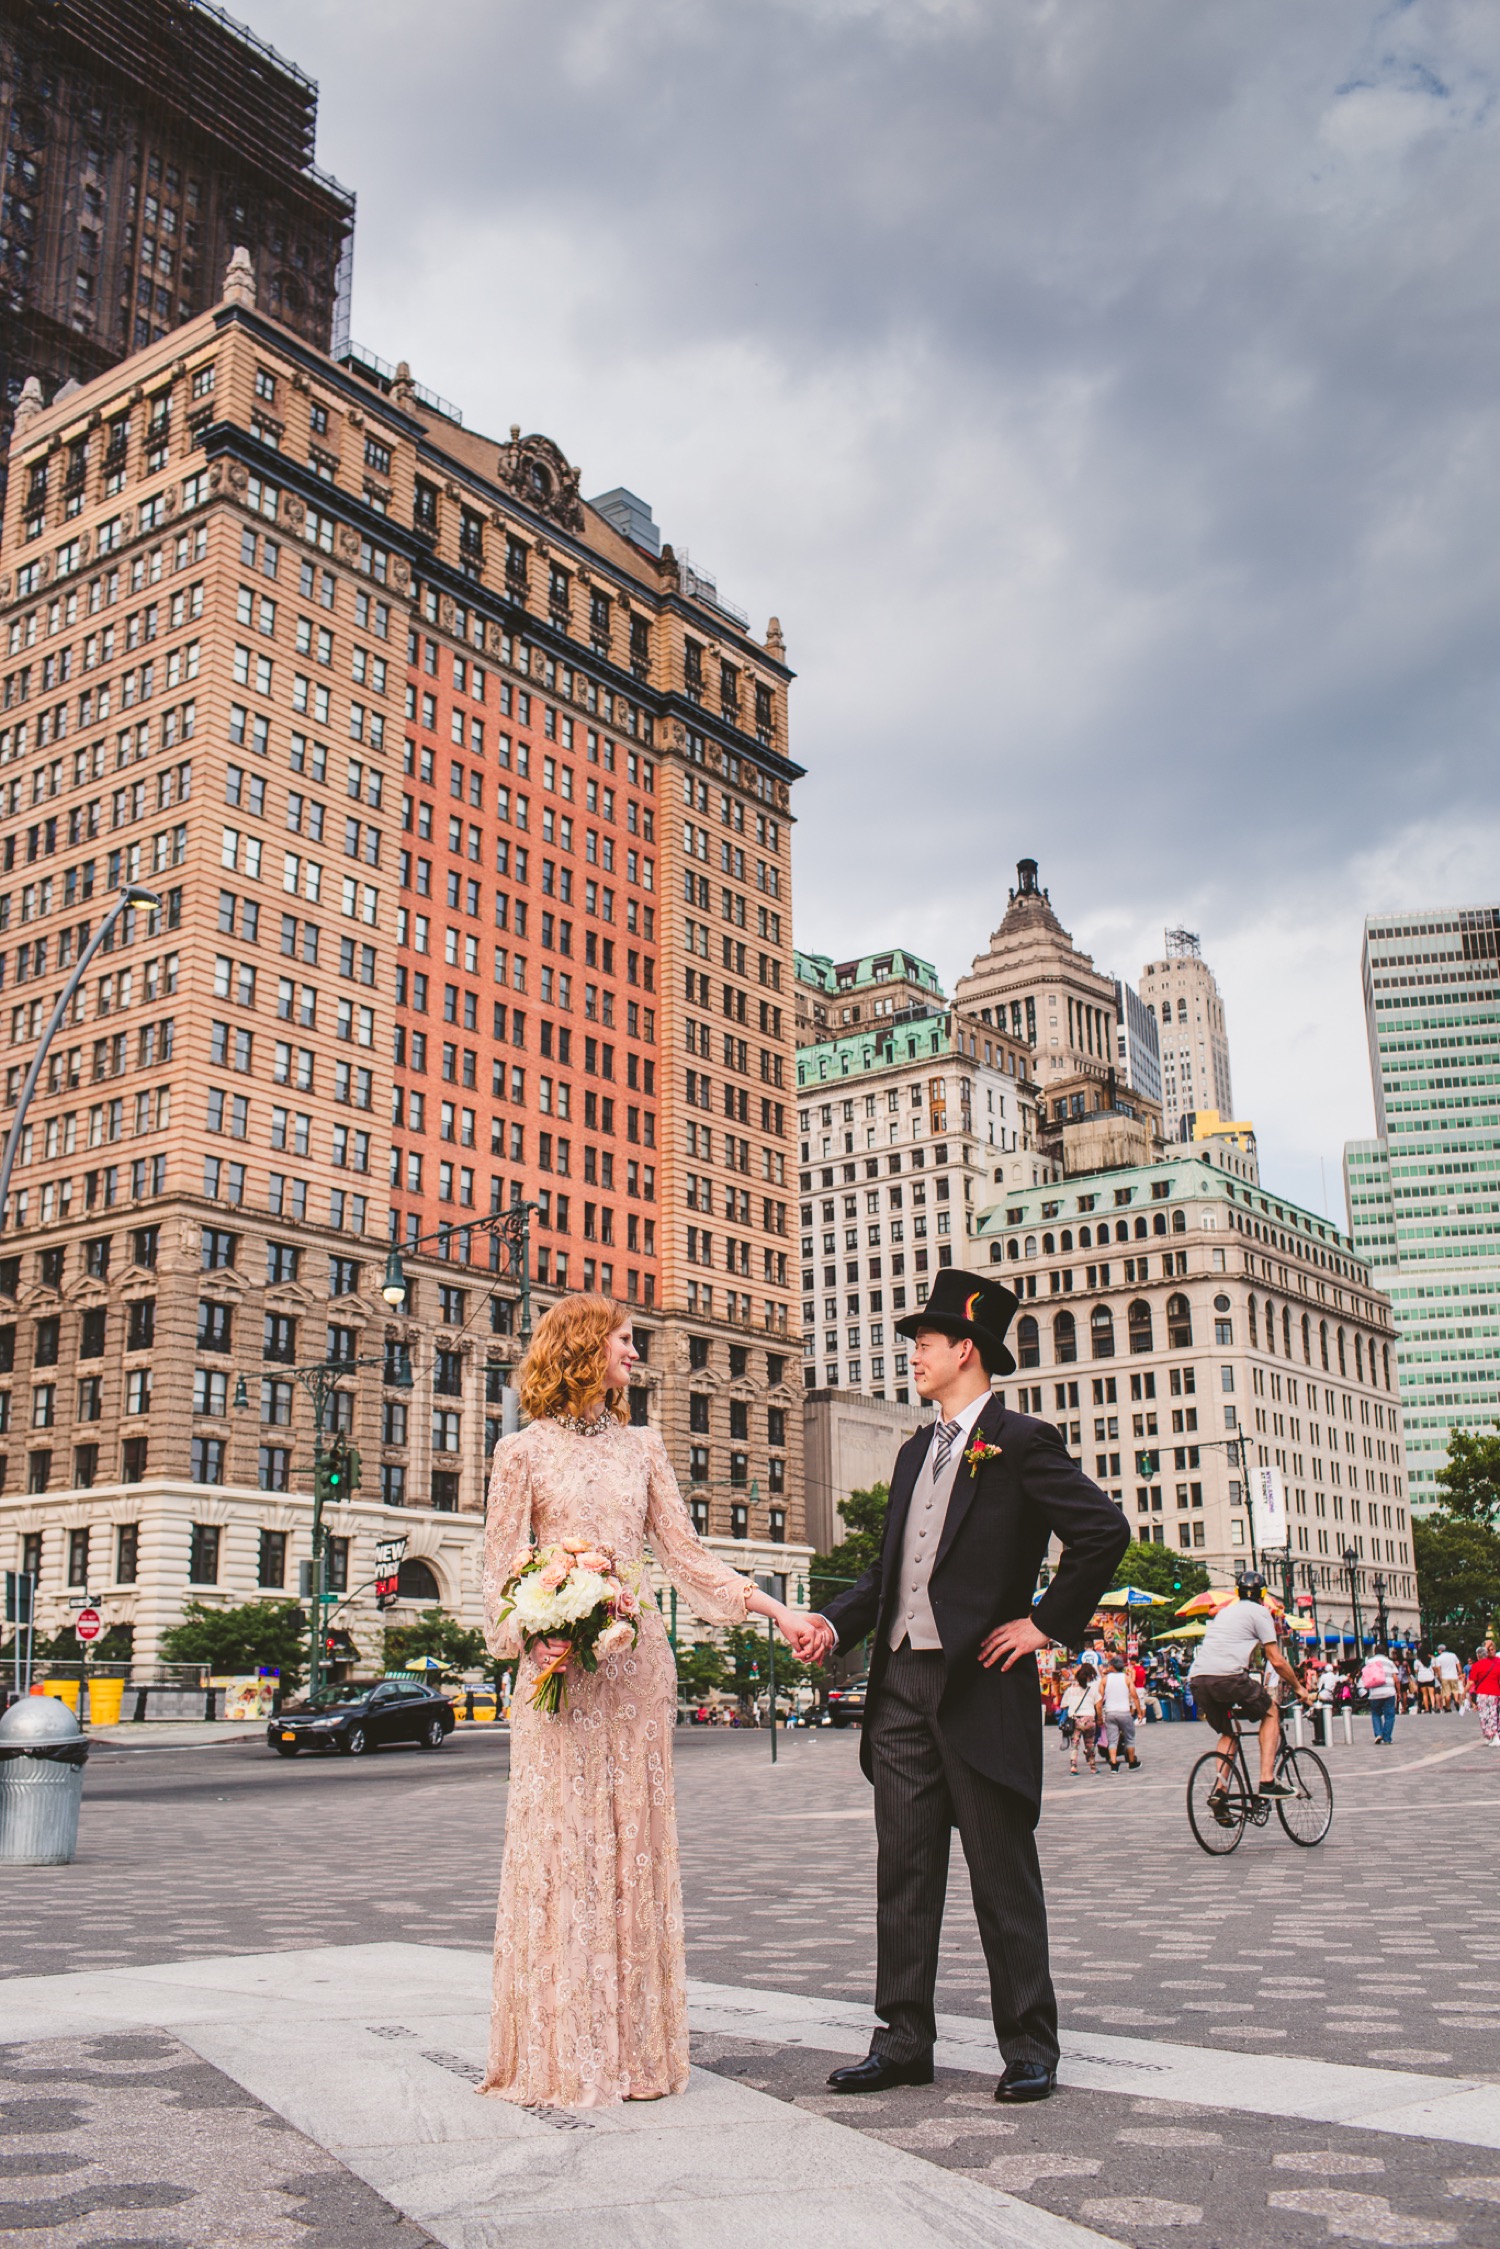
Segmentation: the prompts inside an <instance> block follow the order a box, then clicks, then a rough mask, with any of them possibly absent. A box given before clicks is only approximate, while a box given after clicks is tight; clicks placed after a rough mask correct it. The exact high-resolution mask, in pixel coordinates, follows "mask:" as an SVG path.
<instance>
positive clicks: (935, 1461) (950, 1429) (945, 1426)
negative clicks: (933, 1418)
mask: <svg viewBox="0 0 1500 2249" xmlns="http://www.w3.org/2000/svg"><path fill="white" fill-rule="evenodd" d="M960 1426H961V1424H960V1423H959V1422H956V1421H940V1422H939V1423H938V1425H937V1448H936V1450H935V1451H934V1453H933V1456H932V1473H933V1475H934V1476H941V1474H942V1473H943V1470H944V1469H945V1468H946V1467H947V1465H948V1462H949V1459H950V1457H951V1455H952V1452H953V1440H954V1438H955V1437H956V1436H957V1435H958V1432H959V1429H960Z"/></svg>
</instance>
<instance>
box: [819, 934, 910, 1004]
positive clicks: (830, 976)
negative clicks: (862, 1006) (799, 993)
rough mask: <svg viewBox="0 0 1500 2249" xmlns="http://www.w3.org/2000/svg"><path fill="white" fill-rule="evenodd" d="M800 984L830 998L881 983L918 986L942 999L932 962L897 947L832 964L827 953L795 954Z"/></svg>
mask: <svg viewBox="0 0 1500 2249" xmlns="http://www.w3.org/2000/svg"><path fill="white" fill-rule="evenodd" d="M796 975H797V979H798V982H799V983H803V984H816V985H818V986H819V987H820V988H821V989H822V990H823V991H824V992H826V993H827V995H828V997H829V998H830V999H838V998H840V997H847V996H848V994H849V993H851V992H863V991H865V990H866V989H867V988H870V987H874V986H878V985H881V984H899V983H902V982H905V983H908V984H920V985H922V987H923V988H924V990H926V991H929V992H931V993H932V994H933V996H934V998H936V999H941V998H942V997H943V985H942V979H941V978H940V977H939V975H938V972H937V970H936V969H935V968H934V967H933V965H932V963H931V961H924V960H921V959H919V958H918V956H917V955H916V954H915V953H908V952H904V951H902V949H901V948H900V947H899V946H897V947H894V948H893V949H892V950H891V951H889V952H884V953H862V954H861V955H860V957H859V958H858V959H857V960H849V961H835V960H834V959H833V958H832V957H831V955H829V954H827V953H798V954H797V955H796Z"/></svg>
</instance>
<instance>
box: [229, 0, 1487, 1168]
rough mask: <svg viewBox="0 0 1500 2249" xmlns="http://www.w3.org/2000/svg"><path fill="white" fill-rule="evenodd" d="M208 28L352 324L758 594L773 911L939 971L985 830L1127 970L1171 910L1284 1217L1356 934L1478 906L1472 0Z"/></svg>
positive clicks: (1482, 593) (974, 929)
mask: <svg viewBox="0 0 1500 2249" xmlns="http://www.w3.org/2000/svg"><path fill="white" fill-rule="evenodd" d="M254 15H255V24H256V28H257V30H258V31H260V32H261V33H262V35H264V36H266V37H268V38H270V39H272V40H273V41H274V42H275V43H276V44H277V45H279V46H281V47H282V48H283V49H284V50H285V51H286V52H288V53H290V54H291V55H293V56H294V57H295V58H296V59H297V60H298V61H299V62H301V63H302V64H303V65H304V67H306V68H307V69H309V70H311V71H312V72H314V73H315V74H316V75H317V76H318V77H319V79H320V80H321V83H322V89H323V126H322V136H321V143H320V155H321V158H322V160H323V161H324V162H325V163H326V164H328V165H329V166H330V167H331V168H332V169H334V170H336V171H337V172H339V173H340V175H341V176H343V177H345V178H347V179H348V180H349V181H350V182H351V183H352V184H353V185H355V186H356V187H357V188H358V189H359V192H360V236H359V245H358V254H357V261H356V315H355V327H356V333H357V334H358V335H360V336H361V337H362V338H364V339H366V340H367V341H368V342H369V343H370V344H371V345H373V346H374V347H375V348H376V349H377V350H379V351H381V352H382V353H384V355H385V356H387V357H389V358H395V357H397V356H398V355H399V356H406V357H409V358H410V359H411V360H412V361H413V363H414V364H415V366H416V368H417V372H418V374H419V376H420V377H421V378H422V379H423V380H425V381H427V382H429V383H431V384H432V385H433V386H434V387H435V388H437V389H438V390H440V391H442V392H444V393H445V394H447V395H448V396H451V397H454V398H456V399H458V400H459V401H460V402H461V403H462V404H463V406H464V409H465V411H466V414H467V416H468V418H469V419H470V421H471V422H475V423H478V424H480V425H481V426H488V427H491V428H502V427H504V426H505V425H506V424H508V423H509V422H510V421H511V420H513V419H519V420H522V421H524V422H526V423H527V425H528V426H539V427H543V428H546V429H547V430H549V431H550V432H551V433H552V434H553V435H554V436H556V438H557V439H558V441H559V442H560V443H561V444H562V445H563V446H564V447H565V449H566V450H567V451H569V452H570V454H572V455H573V457H574V458H575V459H578V460H581V462H582V463H583V467H584V476H585V489H586V490H591V489H599V488H602V487H604V486H606V485H609V484H613V483H615V482H618V481H625V482H627V483H630V484H632V485H634V486H635V487H636V488H637V489H638V490H641V491H643V492H644V493H645V494H646V495H647V496H648V497H649V498H651V499H652V500H653V502H654V503H655V506H656V511H657V515H658V519H659V520H660V521H661V522H662V523H663V525H664V528H665V530H666V533H667V535H668V536H669V537H671V538H673V539H674V540H675V541H676V542H677V543H678V545H679V546H680V547H681V546H686V547H689V548H691V549H692V550H693V551H694V553H695V554H701V558H702V560H703V561H704V562H706V563H708V564H710V565H712V566H715V567H716V568H717V570H718V572H719V575H720V581H721V584H722V585H723V586H724V588H725V590H726V591H727V592H728V593H729V594H730V595H731V596H732V597H734V598H737V599H739V600H742V601H744V602H745V603H746V604H747V605H749V606H750V607H751V608H752V612H753V614H754V615H755V616H756V618H757V620H758V621H759V620H762V619H763V618H764V617H765V616H766V615H767V614H768V613H769V612H770V611H772V610H775V611H777V612H778V613H779V614H780V615H781V617H782V619H783V622H784V623H785V625H786V628H787V632H788V636H789V641H790V649H791V656H792V660H793V662H794V663H795V664H796V665H797V667H798V669H799V673H800V679H799V684H798V688H797V690H796V699H795V703H794V714H795V744H796V747H797V750H798V752H799V754H800V756H801V758H802V761H803V762H804V763H805V764H806V765H807V767H808V779H807V781H806V782H805V783H803V784H802V787H801V789H800V791H799V797H800V818H801V827H800V832H799V839H798V900H799V903H798V926H799V932H800V934H801V936H802V938H803V940H804V941H805V942H808V943H812V944H816V945H818V946H819V947H828V948H833V949H838V950H854V949H856V948H858V947H861V946H864V945H873V944H876V943H878V942H881V941H889V940H890V939H892V938H901V939H904V940H905V941H907V942H909V943H911V944H913V945H915V946H916V947H917V948H918V949H923V950H926V951H928V952H929V953H930V954H931V955H932V956H933V957H934V958H935V959H936V960H937V961H938V963H939V965H940V967H941V968H942V970H943V972H944V973H945V974H946V975H947V976H949V977H952V976H953V975H954V974H956V973H957V972H958V970H959V969H960V968H961V967H962V966H964V965H965V964H966V963H967V959H968V957H969V955H970V954H971V953H972V951H973V950H974V949H975V948H976V946H977V945H978V944H980V943H981V942H982V940H983V938H984V937H985V935H986V934H987V933H988V931H989V929H990V928H991V927H992V926H993V925H994V922H995V921H996V920H997V919H998V916H999V913H1000V911H1001V910H1002V908H1003V904H1004V894H1005V888H1006V885H1007V883H1008V881H1009V880H1010V868H1011V863H1012V862H1013V861H1014V859H1015V858H1016V857H1017V856H1018V855H1019V854H1020V853H1021V852H1022V851H1030V852H1032V853H1034V854H1035V855H1036V856H1037V857H1038V858H1040V859H1041V861H1042V863H1043V871H1044V876H1045V877H1046V878H1047V879H1048V880H1050V882H1051V885H1052V890H1053V896H1054V901H1055V903H1056V904H1057V906H1058V908H1059V911H1060V912H1062V914H1063V916H1064V919H1065V920H1067V921H1068V922H1069V923H1070V925H1071V926H1072V927H1073V928H1074V929H1075V931H1076V932H1077V934H1078V935H1079V936H1080V938H1081V939H1082V940H1083V941H1084V942H1087V943H1089V944H1092V945H1093V946H1094V947H1095V949H1096V951H1097V952H1098V953H1099V955H1100V957H1101V958H1102V959H1105V960H1107V961H1108V963H1109V964H1110V965H1111V966H1115V967H1118V968H1121V969H1123V970H1125V971H1126V972H1127V973H1132V974H1133V973H1134V972H1135V971H1136V970H1137V968H1138V966H1139V963H1140V961H1141V960H1142V959H1143V958H1145V957H1146V956H1147V955H1148V954H1151V953H1154V952H1155V951H1156V950H1157V949H1158V947H1159V943H1160V935H1159V933H1160V930H1161V927H1162V924H1163V923H1164V922H1166V921H1176V920H1178V919H1186V920H1187V921H1188V922H1189V923H1190V924H1191V925H1192V926H1196V927H1199V928H1201V930H1202V932H1203V936H1204V943H1205V949H1206V950H1207V951H1208V953H1209V955H1210V957H1211V958H1213V959H1214V960H1215V962H1216V965H1217V966H1218V967H1219V969H1220V972H1221V977H1222V979H1223V981H1224V983H1225V986H1226V993H1227V998H1228V1002H1229V1007H1230V1011H1231V1030H1232V1037H1233V1044H1234V1055H1235V1080H1236V1093H1237V1095H1238V1098H1239V1102H1240V1105H1241V1107H1242V1108H1243V1109H1244V1110H1246V1111H1248V1112H1249V1113H1251V1114H1253V1115H1254V1116H1255V1117H1256V1119H1257V1121H1258V1123H1259V1124H1260V1126H1261V1129H1262V1147H1263V1152H1264V1155H1265V1159H1266V1163H1267V1168H1268V1171H1269V1172H1270V1173H1271V1174H1272V1175H1273V1176H1274V1177H1275V1178H1276V1179H1278V1180H1279V1181H1281V1182H1282V1183H1283V1184H1285V1186H1286V1187H1287V1188H1288V1190H1289V1191H1290V1192H1293V1193H1300V1194H1302V1195H1304V1196H1306V1197H1308V1198H1309V1199H1312V1200H1314V1201H1317V1200H1320V1199H1321V1195H1320V1163H1321V1162H1322V1161H1324V1160H1326V1162H1327V1164H1328V1171H1329V1180H1330V1186H1332V1185H1333V1182H1334V1178H1335V1176H1336V1166H1335V1162H1334V1159H1336V1156H1337V1152H1338V1148H1339V1144H1340V1142H1341V1141H1342V1139H1343V1138H1344V1137H1345V1136H1346V1135H1348V1134H1351V1133H1359V1132H1363V1131H1366V1130H1368V1128H1369V1095H1368V1083H1367V1073H1366V1066H1365V1060H1364V1051H1363V1037H1362V1028H1361V1022H1360V1015H1359V993H1358V980H1357V974H1356V961H1357V952H1358V942H1359V922H1360V917H1361V916H1362V915H1363V914H1364V913H1365V912H1366V911H1370V910H1375V909H1377V908H1379V907H1383V906H1386V905H1389V904H1392V903H1397V902H1400V901H1402V900H1417V899H1421V898H1424V897H1426V896H1430V895H1432V894H1434V892H1437V893H1438V894H1450V893H1451V892H1452V890H1453V889H1454V888H1457V889H1458V890H1460V891H1463V892H1465V893H1467V894H1470V895H1483V894H1484V893H1485V892H1486V891H1487V890H1490V891H1492V889H1493V880H1494V877H1493V869H1494V866H1495V864H1496V856H1497V855H1496V848H1495V847H1496V842H1497V831H1500V817H1497V804H1496V783H1495V774H1496V771H1497V759H1496V746H1497V745H1496V716H1495V714H1496V708H1497V695H1496V689H1497V685H1500V678H1497V674H1500V645H1497V638H1496V632H1495V623H1494V620H1495V617H1496V613H1497V597H1500V553H1497V542H1496V540H1495V538H1494V535H1493V529H1492V526H1493V524H1494V522H1495V520H1496V515H1497V498H1500V490H1497V487H1500V411H1497V404H1496V385H1495V380H1494V369H1495V364H1496V347H1497V344H1500V307H1497V291H1496V280H1495V269H1494V260H1493V250H1492V245H1493V241H1494V239H1495V235H1496V231H1497V229H1496V219H1497V202H1500V182H1497V152H1496V134H1497V120H1496V110H1495V95H1496V88H1497V85H1500V17H1497V14H1496V12H1495V11H1494V9H1493V8H1491V7H1486V6H1483V5H1463V4H1458V0H1450V4H1441V0H1429V4H1426V5H1418V4H1412V5H1406V6H1401V5H1393V6H1384V7H1377V6H1373V5H1370V4H1369V0H1321V4H1320V5H1319V6H1318V7H1317V8H1316V9H1311V10H1310V9H1307V8H1306V7H1304V6H1302V5H1300V4H1297V0H1266V4H1264V5H1262V6H1260V7H1257V8H1253V9H1244V8H1235V7H1232V6H1229V5H1227V4H1224V5H1209V6H1203V5H1201V4H1199V0H1136V4H1134V5H1132V6H1131V7H1129V8H1121V7H1119V6H1118V5H1117V4H1116V0H1069V4H1068V5H1067V6H1058V5H1052V4H1049V0H1033V4H1027V5H1022V4H1019V0H990V4H978V0H976V4H972V5H970V4H966V0H928V4H926V5H920V4H918V0H861V4H856V0H847V4H838V0H796V4H794V0H781V4H777V0H738V4H735V5H730V4H729V0H714V4H693V0H570V4H569V5H568V6H567V7H565V8H557V7H548V6H545V5H539V4H537V0H529V4H520V0H502V4H501V5H495V4H493V0H448V4H446V5H440V6H437V7H434V8H430V9H429V10H428V11H427V13H426V15H425V16H423V17H421V18H414V16H413V14H412V11H411V10H410V9H409V8H408V7H404V6H403V7H401V8H397V7H396V6H395V5H394V4H392V0H296V4H295V5H293V4H292V0H257V5H256V7H255V11H254ZM414 24H415V25H416V26H417V30H416V36H415V38H414V35H413V34H414ZM893 900H895V901H898V902H899V903H898V904H896V905H894V906H893V904H892V901H893Z"/></svg>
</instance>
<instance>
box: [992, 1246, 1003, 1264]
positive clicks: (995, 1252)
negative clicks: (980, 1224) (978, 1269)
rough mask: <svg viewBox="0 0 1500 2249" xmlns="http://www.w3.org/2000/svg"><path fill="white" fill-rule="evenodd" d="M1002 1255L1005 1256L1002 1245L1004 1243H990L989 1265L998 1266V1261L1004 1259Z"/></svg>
mask: <svg viewBox="0 0 1500 2249" xmlns="http://www.w3.org/2000/svg"><path fill="white" fill-rule="evenodd" d="M1004 1255H1005V1244H1004V1242H991V1244H990V1263H991V1264H992V1265H998V1264H999V1263H1000V1260H1001V1259H1002V1258H1003V1257H1004Z"/></svg>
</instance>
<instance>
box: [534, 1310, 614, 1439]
mask: <svg viewBox="0 0 1500 2249" xmlns="http://www.w3.org/2000/svg"><path fill="white" fill-rule="evenodd" d="M629 1322H630V1314H629V1312H628V1311H627V1310H626V1308H625V1306H624V1305H623V1304H616V1302H615V1301H614V1299H613V1297H609V1296H565V1297H564V1298H563V1300H562V1302H561V1303H560V1304H554V1305H553V1307H552V1309H551V1311H550V1312H546V1313H544V1314H543V1316H542V1318H541V1319H540V1321H539V1322H538V1323H537V1331H536V1334H535V1335H534V1336H533V1337H532V1339H531V1348H530V1350H529V1351H528V1352H527V1354H526V1357H525V1359H524V1360H523V1362H522V1365H521V1405H522V1407H523V1409H524V1410H525V1412H526V1414H527V1416H528V1418H529V1419H530V1420H532V1421H539V1420H541V1419H542V1417H543V1416H544V1415H546V1414H553V1415H556V1414H568V1413H578V1412H580V1411H581V1410H582V1408H583V1407H584V1406H585V1405H587V1404H588V1402H589V1400H590V1399H592V1398H597V1397H598V1395H599V1393H600V1391H601V1390H604V1372H605V1367H606V1364H607V1349H606V1347H607V1345H608V1343H609V1339H610V1337H611V1336H612V1335H613V1334H614V1333H615V1332H616V1330H617V1329H619V1328H623V1327H626V1326H628V1325H629ZM604 1403H605V1407H606V1409H607V1411H608V1412H610V1413H612V1414H613V1415H614V1417H615V1419H616V1421H624V1420H625V1419H626V1418H627V1416H626V1409H625V1394H624V1392H623V1391H621V1390H604Z"/></svg>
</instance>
